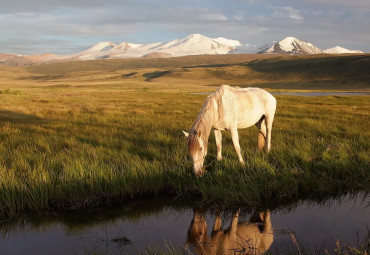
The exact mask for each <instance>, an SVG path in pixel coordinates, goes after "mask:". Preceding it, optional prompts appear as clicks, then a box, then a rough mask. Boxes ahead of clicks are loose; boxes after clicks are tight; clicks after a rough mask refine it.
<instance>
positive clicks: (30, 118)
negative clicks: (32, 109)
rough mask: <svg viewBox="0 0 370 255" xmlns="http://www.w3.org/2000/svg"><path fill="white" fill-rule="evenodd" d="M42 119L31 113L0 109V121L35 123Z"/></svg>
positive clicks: (42, 120)
mask: <svg viewBox="0 0 370 255" xmlns="http://www.w3.org/2000/svg"><path fill="white" fill-rule="evenodd" d="M44 121H45V120H44V119H41V118H40V117H37V116H36V115H32V114H26V113H22V112H14V111H7V110H0V123H2V122H10V123H13V124H36V123H40V122H44Z"/></svg>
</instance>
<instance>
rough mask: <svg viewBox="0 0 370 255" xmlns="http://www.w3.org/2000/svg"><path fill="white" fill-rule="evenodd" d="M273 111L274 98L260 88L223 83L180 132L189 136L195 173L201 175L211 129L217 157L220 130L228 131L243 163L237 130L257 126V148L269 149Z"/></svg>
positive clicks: (219, 148)
mask: <svg viewBox="0 0 370 255" xmlns="http://www.w3.org/2000/svg"><path fill="white" fill-rule="evenodd" d="M275 110H276V99H275V98H274V97H273V96H272V95H271V94H270V93H268V92H267V91H265V90H263V89H259V88H232V87H230V86H228V85H222V86H221V87H220V88H219V89H217V90H216V92H215V93H213V94H211V95H210V96H208V97H207V99H206V101H205V103H204V105H203V108H202V110H201V111H200V113H199V115H198V117H197V119H196V121H195V122H194V124H193V127H192V128H191V130H190V132H189V133H187V132H185V131H183V133H184V134H185V136H186V137H187V139H188V150H189V153H190V155H191V157H192V159H193V167H194V174H195V176H202V171H203V163H204V158H205V157H206V155H207V145H208V138H209V135H210V133H211V129H212V128H213V129H214V134H215V138H216V147H217V160H221V159H222V155H221V149H222V143H221V140H222V136H221V130H230V132H231V137H232V141H233V144H234V148H235V151H236V154H237V155H238V157H239V161H240V163H241V164H244V161H243V157H242V155H241V153H240V144H239V135H238V129H241V128H247V127H250V126H253V125H256V126H257V127H258V129H259V131H260V132H259V135H258V148H259V149H260V150H262V149H263V147H265V145H267V149H266V150H267V152H269V151H270V150H271V129H272V122H273V121H274V115H275Z"/></svg>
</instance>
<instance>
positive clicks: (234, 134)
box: [230, 128, 244, 165]
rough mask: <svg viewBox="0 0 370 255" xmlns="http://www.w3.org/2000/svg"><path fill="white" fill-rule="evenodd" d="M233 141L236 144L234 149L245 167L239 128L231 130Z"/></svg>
mask: <svg viewBox="0 0 370 255" xmlns="http://www.w3.org/2000/svg"><path fill="white" fill-rule="evenodd" d="M230 132H231V139H232V140H233V144H234V149H235V151H236V154H237V155H238V158H239V162H240V163H241V164H242V165H244V160H243V157H242V154H241V153H240V144H239V134H238V129H237V128H231V129H230Z"/></svg>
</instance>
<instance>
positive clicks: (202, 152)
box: [182, 130, 207, 177]
mask: <svg viewBox="0 0 370 255" xmlns="http://www.w3.org/2000/svg"><path fill="white" fill-rule="evenodd" d="M182 132H183V133H184V135H185V137H187V139H188V150H189V153H190V156H191V157H192V159H193V167H194V174H195V176H197V177H201V176H202V174H203V163H204V158H205V157H206V155H207V144H206V143H205V142H204V139H203V138H202V136H201V133H200V132H197V131H196V130H191V131H190V134H189V133H187V132H185V131H182Z"/></svg>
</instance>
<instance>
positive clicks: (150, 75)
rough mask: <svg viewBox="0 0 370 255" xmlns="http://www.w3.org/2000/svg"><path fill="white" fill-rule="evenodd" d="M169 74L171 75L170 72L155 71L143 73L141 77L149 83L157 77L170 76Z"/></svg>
mask: <svg viewBox="0 0 370 255" xmlns="http://www.w3.org/2000/svg"><path fill="white" fill-rule="evenodd" d="M170 73H171V71H170V70H166V71H155V72H151V73H144V74H143V76H144V77H145V81H151V80H153V79H155V78H159V77H162V76H165V75H167V74H170Z"/></svg>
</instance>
